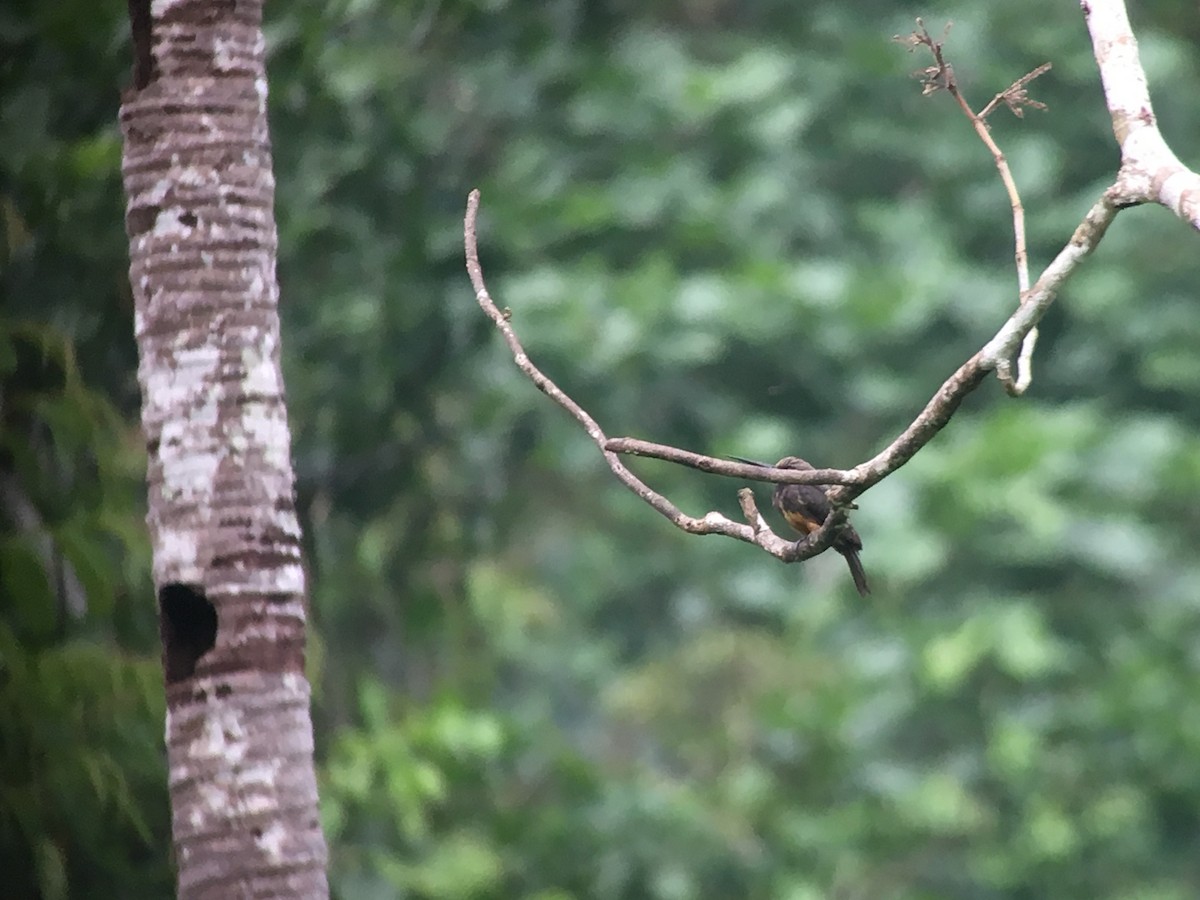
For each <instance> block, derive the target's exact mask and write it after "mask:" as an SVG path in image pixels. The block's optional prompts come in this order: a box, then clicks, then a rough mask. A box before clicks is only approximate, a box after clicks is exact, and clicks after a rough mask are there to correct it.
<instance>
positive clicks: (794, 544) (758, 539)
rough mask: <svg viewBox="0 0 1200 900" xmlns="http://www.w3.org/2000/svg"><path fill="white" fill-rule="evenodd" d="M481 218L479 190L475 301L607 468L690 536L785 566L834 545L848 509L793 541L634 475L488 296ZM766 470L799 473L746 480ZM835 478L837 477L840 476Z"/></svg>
mask: <svg viewBox="0 0 1200 900" xmlns="http://www.w3.org/2000/svg"><path fill="white" fill-rule="evenodd" d="M478 216H479V191H478V190H474V191H471V193H470V196H468V197H467V212H466V216H465V217H464V219H463V244H464V247H465V250H466V257H467V274H468V275H469V276H470V278H471V286H472V287H474V288H475V299H476V301H477V302H478V303H479V306H480V307H481V308H482V309H483V311H484V313H486V314H487V317H488V318H489V319H491V320H492V323H493V324H494V325H495V326H496V328H497V329H498V330H499V331H500V333H501V334H502V335H503V336H504V341H505V343H507V344H508V349H509V350H511V351H512V354H513V360H514V362H516V364H517V368H518V369H520V370H521V371H522V372H524V373H525V375H527V376H528V377H529V380H530V381H532V382H533V383H534V384H535V385H536V386H537V388H538V390H540V391H541V392H542V393H543V394H545V395H546V396H547V397H549V398H550V399H551V400H553V401H554V402H555V403H557V404H558V405H559V406H561V407H562V408H563V409H565V410H566V411H567V412H568V413H570V414H571V417H572V418H574V419H575V421H577V422H578V423H579V424H580V425H582V426H583V429H584V431H586V432H587V433H588V436H589V437H590V438H591V439H592V440H593V441H595V443H596V445H597V446H598V447H599V448H600V452H601V453H602V454H603V455H604V461H605V462H606V463H608V467H609V468H610V469H611V470H612V473H613V474H614V475H616V476H617V478H618V479H619V480H620V482H621V483H622V484H624V485H625V486H626V487H627V488H629V490H630V491H632V492H633V493H634V494H635V495H637V496H638V497H640V498H641V499H642V500H643V501H645V502H646V503H648V504H649V505H650V506H651V507H653V508H654V509H655V510H657V511H658V512H659V513H660V514H661V515H662V516H663V517H665V518H666V519H667V520H668V521H670V522H671V523H672V524H673V525H675V526H676V527H677V528H679V529H681V530H683V531H686V532H688V533H689V534H723V535H725V536H726V537H731V538H735V539H737V540H739V541H745V542H746V543H748V544H754V545H756V546H758V547H761V548H762V549H763V550H765V551H766V552H767V553H770V554H771V555H772V556H775V557H777V558H779V559H781V560H783V561H784V562H798V561H800V560H804V559H809V558H811V557H813V556H816V555H817V554H818V553H821V552H822V551H824V550H825V549H826V548H828V547H829V546H830V544H832V543H833V539H834V538H835V537H836V536H837V532H838V530H839V529H840V528H841V527H842V525H843V524H844V522H845V517H846V514H845V512H844V511H843V510H838V509H835V510H834V512H833V514H832V515H830V516H829V517H828V518H827V519H826V520H825V524H824V526H823V527H822V528H821V529H820V530H819V531H816V532H814V533H813V534H811V535H809V536H808V537H807V538H805V539H803V540H800V541H788V540H784V539H783V538H781V537H779V536H778V535H777V534H775V533H774V532H773V531H771V529H770V528H768V527H767V526H766V523H765V522H762V521H761V520H762V517H761V516H758V517H757V522H758V523H761V524H756V525H754V526H751V525H743V524H740V523H738V522H734V521H733V520H731V519H729V518H727V517H726V516H724V515H723V514H721V513H719V512H715V511H713V512H708V513H705V515H704V516H703V517H702V518H696V517H694V516H689V515H687V514H685V513H684V512H682V511H681V510H680V509H679V508H678V507H676V506H675V504H673V503H672V502H671V501H670V500H668V499H667V498H666V497H664V496H663V495H662V494H659V493H658V492H657V491H655V490H654V489H652V488H651V487H650V486H649V485H647V484H646V483H645V482H643V481H642V480H641V479H640V478H638V477H637V476H636V475H634V474H633V472H631V471H629V469H628V468H626V466H625V464H624V463H622V462H621V458H620V457H619V456H618V455H617V454H616V453H614V452H613V451H612V450H609V449H608V447H607V444H608V438H607V436H606V435H605V434H604V431H603V430H602V429H601V428H600V425H599V424H598V423H597V422H596V420H595V419H593V418H592V417H591V416H590V415H589V414H588V413H587V411H586V410H584V409H583V407H581V406H580V405H579V404H578V403H576V402H575V401H574V400H572V399H571V397H569V396H568V395H567V393H566V392H565V391H564V390H562V388H560V387H559V386H558V385H557V384H555V383H554V382H553V381H552V380H551V379H550V377H549V376H547V375H546V374H545V373H544V372H542V370H541V369H539V368H538V367H537V366H535V365H534V364H533V361H532V360H530V358H529V354H527V353H526V352H525V348H524V347H523V346H522V345H521V341H520V339H519V338H518V337H517V334H516V332H515V331H514V330H513V327H512V324H511V322H510V320H511V319H512V313H511V311H510V310H509V309H508V308H507V307H505V308H504V309H503V310H502V309H500V308H499V307H497V306H496V303H495V301H493V300H492V297H491V294H489V293H488V289H487V285H486V284H485V283H484V280H483V268H482V267H481V266H480V264H479V246H478V239H477V237H476V222H477V219H478ZM681 452H684V451H681ZM713 462H714V463H717V464H719V465H720V466H721V467H722V468H724V467H725V466H726V465H728V466H729V467H730V468H734V467H739V466H741V467H745V468H746V469H750V468H754V467H752V466H744V464H743V463H732V462H729V463H726V462H724V461H722V460H713ZM761 472H767V473H772V472H773V473H776V474H777V475H781V474H782V475H784V478H782V479H777V480H793V479H792V476H794V475H795V474H797V473H795V472H791V473H784V471H783V470H780V469H763V470H760V472H755V473H754V475H753V476H751V475H750V474H749V473H748V472H746V473H745V474H744V475H743V477H755V478H757V479H758V480H764V479H762V477H761V474H760V473H761ZM728 474H731V475H735V474H736V473H734V472H729V473H728ZM807 474H809V475H812V474H814V473H811V472H810V473H807ZM815 474H818V475H819V474H821V473H820V472H817V473H815ZM832 474H835V475H836V474H840V473H832ZM765 480H770V479H765Z"/></svg>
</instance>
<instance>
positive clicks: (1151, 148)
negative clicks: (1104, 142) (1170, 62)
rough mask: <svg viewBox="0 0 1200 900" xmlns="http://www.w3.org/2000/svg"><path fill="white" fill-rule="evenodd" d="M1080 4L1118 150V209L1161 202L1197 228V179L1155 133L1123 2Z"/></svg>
mask: <svg viewBox="0 0 1200 900" xmlns="http://www.w3.org/2000/svg"><path fill="white" fill-rule="evenodd" d="M1081 5H1082V8H1083V14H1084V17H1085V18H1086V19H1087V26H1088V32H1089V33H1090V34H1091V36H1092V50H1093V53H1094V54H1095V57H1096V63H1097V64H1098V65H1099V67H1100V81H1101V83H1102V84H1103V86H1104V99H1105V102H1106V103H1107V105H1108V112H1109V115H1110V116H1111V117H1112V123H1113V134H1114V135H1115V136H1116V139H1117V143H1118V144H1119V145H1120V147H1121V171H1120V173H1119V175H1118V179H1117V185H1116V188H1117V195H1118V197H1117V202H1118V203H1119V205H1121V206H1132V205H1134V204H1137V203H1158V204H1161V205H1162V206H1165V207H1166V208H1167V209H1169V210H1171V212H1173V213H1174V214H1175V215H1176V216H1178V217H1179V218H1181V219H1183V220H1184V221H1185V222H1187V223H1188V224H1189V225H1191V226H1192V228H1195V229H1197V230H1200V175H1197V173H1195V172H1193V171H1192V170H1191V169H1189V168H1188V167H1187V166H1185V165H1184V164H1183V163H1181V162H1180V161H1179V158H1178V157H1176V156H1175V154H1174V152H1172V150H1171V148H1170V147H1169V146H1167V142H1166V141H1165V140H1164V139H1163V136H1162V134H1161V133H1160V132H1159V130H1158V120H1157V119H1156V118H1155V116H1154V108H1153V106H1151V104H1150V91H1149V88H1147V86H1146V71H1145V70H1144V69H1143V68H1142V61H1141V57H1140V56H1139V55H1138V45H1137V39H1136V38H1135V37H1134V36H1133V29H1132V28H1131V27H1130V25H1129V16H1128V15H1127V14H1126V12H1125V4H1124V3H1123V2H1122V0H1084V2H1083V3H1082V4H1081Z"/></svg>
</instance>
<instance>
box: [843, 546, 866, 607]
mask: <svg viewBox="0 0 1200 900" xmlns="http://www.w3.org/2000/svg"><path fill="white" fill-rule="evenodd" d="M838 552H839V553H841V554H842V556H844V557H846V565H848V566H849V567H850V575H851V576H852V577H853V578H854V586H855V587H856V588H858V593H859V594H861V595H862V596H863V597H865V596H867V594H869V593H871V587H870V585H868V584H867V573H866V570H864V569H863V564H862V560H860V559H859V558H858V551H857V550H853V549H850V548H847V549H845V550H839V551H838Z"/></svg>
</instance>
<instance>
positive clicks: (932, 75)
mask: <svg viewBox="0 0 1200 900" xmlns="http://www.w3.org/2000/svg"><path fill="white" fill-rule="evenodd" d="M917 28H918V29H919V30H918V31H914V32H913V33H912V34H911V35H910V36H909V37H908V38H904V39H902V38H896V40H900V41H902V42H903V43H905V44H907V45H908V48H909V51H910V52H911V51H913V50H915V49H916V48H917V47H927V48H928V49H929V52H930V53H931V54H932V55H933V60H934V65H932V66H930V67H929V68H927V69H924V70H923V71H922V72H921V73H920V74H921V77H922V80H923V82H924V89H923V90H922V93H923V94H926V95H928V94H929V93H931V92H932V91H931V89H930V85H931V84H936V85H937V87H938V88H939V89H944V90H946V91H948V92H949V93H950V95H951V96H952V97H953V98H954V100H955V102H956V103H958V106H959V108H960V109H961V110H962V112H963V115H965V116H966V117H967V119H969V120H970V122H971V127H972V128H974V129H975V133H976V134H977V135H978V136H979V139H980V140H981V141H982V142H983V145H984V146H985V147H987V148H988V151H989V152H990V153H991V154H992V160H993V161H994V162H995V164H996V171H997V172H999V173H1000V180H1001V181H1002V182H1003V183H1004V190H1005V191H1006V192H1007V193H1008V202H1009V205H1010V206H1011V207H1012V217H1013V244H1014V254H1013V255H1014V257H1015V259H1016V265H1017V290H1018V292H1019V296H1020V297H1021V301H1020V302H1022V303H1024V302H1025V295H1026V293H1027V292H1028V291H1029V255H1028V252H1027V250H1026V243H1025V207H1024V206H1023V205H1022V203H1021V195H1020V193H1019V192H1018V191H1017V182H1016V180H1015V179H1014V178H1013V176H1012V170H1011V169H1009V167H1008V159H1007V158H1006V157H1005V155H1004V153H1003V151H1001V149H1000V146H999V145H998V144H997V143H996V141H995V140H994V139H993V138H992V132H991V128H989V127H988V124H987V117H988V116H989V115H991V113H992V111H993V110H994V109H995V108H996V106H997V105H999V104H1000V103H1004V104H1005V105H1006V106H1008V108H1009V109H1010V110H1011V111H1012V112H1013V114H1014V115H1016V116H1017V117H1018V118H1020V117H1022V116H1023V115H1024V108H1025V107H1027V106H1030V107H1033V108H1035V109H1045V108H1046V106H1045V104H1044V103H1038V102H1037V101H1036V100H1032V99H1030V97H1029V93H1028V91H1027V90H1026V87H1027V86H1028V84H1029V82H1031V81H1033V80H1034V79H1035V78H1037V77H1038V76H1039V75H1043V74H1045V73H1046V72H1048V71H1050V63H1042V65H1040V66H1038V67H1037V68H1036V69H1034V70H1033V71H1032V72H1028V73H1026V74H1025V75H1022V76H1021V77H1020V78H1018V79H1017V80H1016V81H1014V82H1013V83H1012V84H1010V85H1009V86H1008V87H1007V88H1005V89H1004V90H1003V91H1001V92H1000V93H999V94H997V95H996V96H995V97H993V98H992V100H991V102H990V103H988V105H987V106H985V107H984V108H983V110H982V112H979V113H978V114H977V113H975V112H974V111H973V110H972V109H971V105H970V104H969V103H968V102H967V99H966V97H965V96H963V93H962V89H961V88H960V87H959V85H958V81H957V80H956V79H955V77H954V68H953V67H952V66H951V65H950V63H949V62H947V60H946V57H945V53H944V52H943V48H944V44H943V42H942V41H935V40H934V39H933V37H932V36H931V35H930V34H929V30H928V29H927V28H926V27H925V23H924V22H923V21H922V20H921V19H917ZM949 31H950V26H949V25H947V26H946V30H945V31H944V32H943V37H944V36H945V35H946V34H947V33H949ZM1037 336H1038V333H1037V328H1036V327H1034V328H1031V329H1029V331H1028V332H1026V334H1025V336H1024V339H1023V341H1022V343H1021V353H1020V355H1019V356H1018V357H1017V375H1016V377H1015V378H1014V377H1013V374H1012V362H1011V360H1010V359H1009V358H1008V357H1005V358H1004V359H1001V360H998V361H997V364H996V376H997V377H998V378H999V379H1000V383H1001V384H1003V385H1004V389H1005V390H1006V391H1008V393H1009V394H1011V395H1012V396H1014V397H1016V396H1020V395H1021V394H1023V393H1025V391H1026V390H1027V389H1028V388H1029V385H1030V384H1032V383H1033V350H1034V347H1035V346H1037Z"/></svg>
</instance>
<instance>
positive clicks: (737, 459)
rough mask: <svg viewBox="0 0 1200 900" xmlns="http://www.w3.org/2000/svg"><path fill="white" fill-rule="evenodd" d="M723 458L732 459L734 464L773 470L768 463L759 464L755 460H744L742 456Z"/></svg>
mask: <svg viewBox="0 0 1200 900" xmlns="http://www.w3.org/2000/svg"><path fill="white" fill-rule="evenodd" d="M725 458H726V459H732V460H733V461H734V462H740V463H745V464H746V465H748V466H758V467H759V468H762V469H772V468H774V466H772V465H771V464H770V463H765V462H759V461H758V460H757V459H746V457H744V456H726V457H725Z"/></svg>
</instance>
